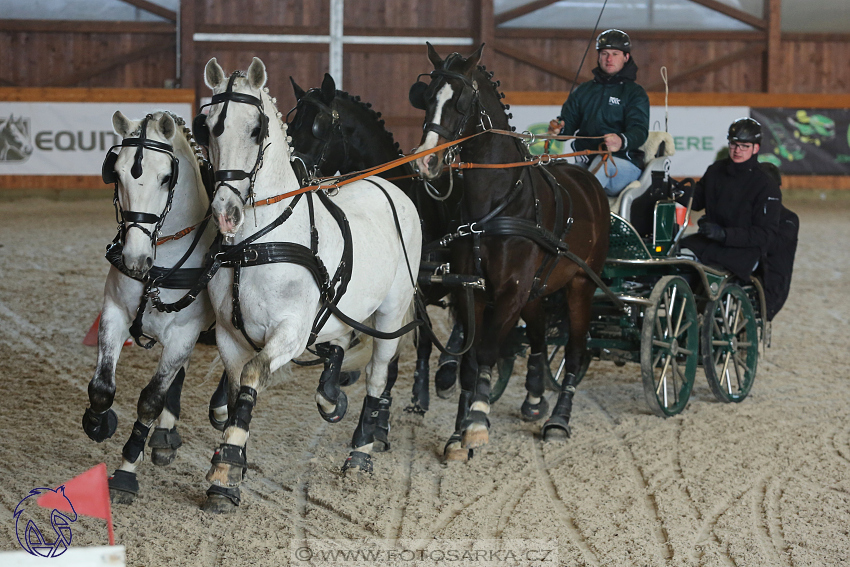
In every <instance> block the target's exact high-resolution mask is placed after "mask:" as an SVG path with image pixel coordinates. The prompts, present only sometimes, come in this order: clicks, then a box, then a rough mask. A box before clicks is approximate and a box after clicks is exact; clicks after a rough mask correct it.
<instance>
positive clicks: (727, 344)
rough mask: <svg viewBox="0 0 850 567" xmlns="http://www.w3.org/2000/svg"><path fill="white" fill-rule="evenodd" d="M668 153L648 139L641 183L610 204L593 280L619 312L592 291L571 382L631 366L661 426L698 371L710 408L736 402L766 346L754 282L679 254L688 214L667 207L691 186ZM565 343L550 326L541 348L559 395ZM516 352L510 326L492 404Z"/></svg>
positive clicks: (661, 138)
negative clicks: (673, 170) (600, 368)
mask: <svg viewBox="0 0 850 567" xmlns="http://www.w3.org/2000/svg"><path fill="white" fill-rule="evenodd" d="M670 148H672V139H670V137H669V134H666V133H663V132H651V133H650V138H649V140H648V142H647V144H646V145H645V149H647V150H648V151H647V152H645V153H646V155H647V156H649V160H648V162H647V163H646V167H645V169H644V174H643V175H642V177H641V179H639V180H638V181H636V182H635V183H634V184H633V186H629V187H627V188H626V189H625V190H624V191H623V193H621V195H620V196H619V197H618V198H617V199H616V200H615V201H613V202H612V203H611V208H612V212H611V221H610V222H611V224H610V229H609V249H608V255H607V259H606V261H605V265H604V267H603V269H602V272H601V274H600V276H601V278H602V280H603V282H605V284H606V285H607V287H608V288H609V289H610V290H611V291H612V292H613V293H614V294H615V295H616V297H617V299H618V300H619V302H620V305H615V303H614V302H613V301H612V300H611V299H610V297H609V296H608V295H606V293H604V292H603V290H601V289H599V290H597V292H596V294H595V296H594V301H593V307H592V318H591V325H590V331H589V334H588V341H587V351H586V353H585V356H584V358H583V360H582V365H581V371H580V372H581V374H580V375H579V376H578V378H579V379H581V378H583V376H584V374H585V373H586V372H587V370H588V367H589V365H590V363H591V361H592V360H607V361H612V362H614V363H615V364H616V365H618V366H622V365H624V364H626V363H630V362H633V363H638V364H640V368H641V377H642V381H643V387H644V393H645V394H646V399H647V403H648V404H649V407H650V409H651V410H652V412H653V413H655V414H656V415H659V416H662V417H668V416H672V415H675V414H678V413H679V412H681V411H682V410H683V409H684V408H685V406H686V404H687V402H688V398H689V396H690V394H691V390H692V388H693V385H694V381H695V378H696V373H697V367H699V366H702V368H703V370H704V372H705V376H706V379H707V381H708V384H709V386H710V388H711V391H712V393H713V394H714V396H715V397H716V398H717V399H718V400H719V401H721V402H727V403H728V402H740V401H742V400H743V399H744V398H746V396H747V395H748V394H749V392H750V389H751V388H752V385H753V381H754V379H755V375H756V368H757V365H758V356H759V343H762V344H766V343H767V340H768V337H769V325H770V324H769V322H767V321H766V319H765V317H764V314H765V313H766V307H765V296H764V289H763V287H762V284H761V282H760V280H759V279H758V278H757V277H753V278H751V280H750V281H747V282H743V281H739V280H737V279H736V278H735V277H734V276H732V275H731V274H729V273H728V272H726V271H725V270H723V269H719V268H714V267H711V266H707V265H704V264H701V263H699V262H697V261H696V260H695V258H694V257H693V256H689V255H687V252H686V251H685V253H682V250H681V248H680V239H681V237H682V236H683V234H684V231H685V229H686V228H687V226H688V220H687V219H688V217H689V213H690V209H689V208H687V209H684V210H683V208H682V205H679V204H678V203H677V202H676V200H675V199H676V197H677V196H679V195H681V191H682V190H681V186H682V185H683V184H686V183H688V182H689V181H690V182H692V181H691V180H686V181H684V182H682V183H678V182H676V181H675V180H674V179H673V178H672V177H671V176H670V175H669V166H670V155H672V150H671V149H670ZM677 209H678V213H677ZM683 212H684V213H685V214H682V213H683ZM549 311H550V312H551V313H558V312H560V310H559V309H557V308H553V309H550V310H549ZM567 338H568V332H567V327H566V325H565V322H564V321H563V320H561V319H559V318H557V317H554V318H553V320H552V321H551V322H550V325H549V331H548V334H547V344H548V350H549V352H548V359H549V364H550V372H549V374H548V379H549V387H550V388H552V389H555V390H557V389H559V388H560V386H559V380H560V377H561V374H562V372H563V367H564V356H563V354H562V349H563V347H564V346H565V345H566V341H567ZM525 350H526V345H525V343H524V329H523V328H522V327H518V328H517V329H515V332H514V334H513V336H512V337H511V341H510V342H509V344H507V345H505V348H504V349H503V351H502V359H501V360H500V363H499V379H498V381H497V382H496V384H495V385H494V388H493V391H492V393H491V399H492V400H493V401H495V400H496V399H498V398H499V396H501V394H502V393H503V392H504V390H505V387H506V386H507V384H508V382H509V380H510V376H511V373H512V371H513V366H514V362H515V360H516V357H517V356H521V355H523V354H524V353H525Z"/></svg>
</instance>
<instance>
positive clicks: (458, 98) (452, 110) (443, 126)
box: [409, 43, 492, 179]
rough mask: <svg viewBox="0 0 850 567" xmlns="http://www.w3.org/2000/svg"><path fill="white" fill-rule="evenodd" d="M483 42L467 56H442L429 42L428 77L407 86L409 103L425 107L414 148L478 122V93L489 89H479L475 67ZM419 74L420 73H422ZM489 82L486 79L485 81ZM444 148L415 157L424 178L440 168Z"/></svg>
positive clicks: (449, 138) (453, 136) (442, 139)
mask: <svg viewBox="0 0 850 567" xmlns="http://www.w3.org/2000/svg"><path fill="white" fill-rule="evenodd" d="M483 48H484V44H481V46H480V47H479V48H478V49H477V50H476V51H475V53H473V54H472V55H470V56H469V57H463V56H462V55H460V54H458V53H452V54H451V55H449V56H448V57H446V59H445V60H444V59H441V58H440V56H439V55H438V54H437V52H436V50H435V49H434V47H433V46H432V45H431V44H430V43H428V59H430V61H431V63H432V64H433V65H434V70H433V71H431V72H430V73H429V75H430V78H431V81H430V83H425V82H423V81H417V82H416V83H414V84H413V86H412V87H410V93H409V98H410V103H411V104H412V105H413V106H414V107H416V108H419V109H420V110H424V111H425V125H424V127H423V132H422V141H421V142H420V145H419V147H418V148H416V150H415V151H417V152H421V151H425V150H430V149H432V148H434V147H436V146H438V145H440V144H442V143H444V142H449V141H452V140H456V139H458V138H460V137H463V136H465V135H468V134H469V133H471V132H472V131H474V130H475V128H476V127H477V126H478V125H479V118H478V114H479V112H480V110H481V108H482V106H481V105H482V102H481V96H482V95H483V94H485V93H487V94H490V93H489V91H490V90H492V89H485V90H484V91H480V90H479V84H480V81H481V80H482V77H483V75H482V73H481V71H480V70H479V68H478V62H479V61H480V59H481V52H482V50H483ZM421 76H422V75H420V77H421ZM488 82H489V81H488ZM445 157H446V151H445V150H439V151H437V152H434V153H431V154H428V155H426V156H423V157H421V158H419V159H417V160H416V162H415V163H416V166H417V167H418V168H419V171H420V173H421V174H422V175H424V176H425V177H426V178H427V179H434V178H435V177H437V176H439V175H440V173H441V172H442V170H443V166H444V159H445Z"/></svg>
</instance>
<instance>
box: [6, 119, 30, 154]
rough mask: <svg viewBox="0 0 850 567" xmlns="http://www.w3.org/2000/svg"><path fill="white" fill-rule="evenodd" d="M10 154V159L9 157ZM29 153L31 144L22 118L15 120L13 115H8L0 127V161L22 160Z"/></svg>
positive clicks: (26, 125)
mask: <svg viewBox="0 0 850 567" xmlns="http://www.w3.org/2000/svg"><path fill="white" fill-rule="evenodd" d="M10 152H11V153H12V157H10V156H9V153H10ZM31 153H32V144H31V143H30V141H29V133H28V124H27V123H26V122H25V121H24V117H23V116H20V117H18V119H17V120H15V117H14V115H10V116H9V119H8V120H6V122H5V124H3V126H2V127H0V160H4V161H5V160H9V161H18V160H24V159H26V158H28V157H29V155H30V154H31Z"/></svg>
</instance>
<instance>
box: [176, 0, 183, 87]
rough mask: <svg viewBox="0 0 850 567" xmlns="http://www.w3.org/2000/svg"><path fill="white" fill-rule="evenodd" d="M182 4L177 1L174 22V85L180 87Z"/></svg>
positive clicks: (181, 82) (181, 73)
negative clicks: (175, 61)
mask: <svg viewBox="0 0 850 567" xmlns="http://www.w3.org/2000/svg"><path fill="white" fill-rule="evenodd" d="M182 4H183V2H182V0H180V1H179V2H177V21H176V22H174V23H175V26H174V27H175V29H176V30H177V41H176V42H175V43H176V44H177V53H176V57H177V73H176V75H177V76H176V77H175V79H176V84H175V85H174V86H175V87H182V86H183V71H182V70H181V69H180V67H181V65H182V63H181V56H182V53H181V51H180V50H181V49H182V46H181V45H180V43H181V39H182V38H181V35H180V29H181V28H180V7H181V5H182Z"/></svg>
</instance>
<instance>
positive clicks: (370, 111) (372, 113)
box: [335, 90, 403, 155]
mask: <svg viewBox="0 0 850 567" xmlns="http://www.w3.org/2000/svg"><path fill="white" fill-rule="evenodd" d="M335 97H343V98H345V100H347V101H348V102H351V103H353V104H355V105H356V106H358V107H359V108H360V109H361V110H363V111H365V112H366V114H367V115H368V116H369V117H370V118H371V119H372V120H373V121H374V122H375V124H377V125H378V126H379V127H380V129H381V130H383V131H384V133H385V135H386V137H387V140H388V141H389V142H390V144H391V145H392V147H393V148H395V150H396V152H397V153H398V154H399V155H401V154H402V153H403V152H402V149H401V146H400V145H399V143H398V142H397V141H396V139H395V137H394V136H393V133H392V132H390V131H389V129H388V128H387V127H386V123H385V122H384V119H383V118H381V113H380V112H378V111H376V110H375V109H374V108H372V103H369V102H363V101H362V100H361V99H360V97H359V96H356V95H352V94H349V93H348V92H347V91H341V90H337V91H336V95H335Z"/></svg>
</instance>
